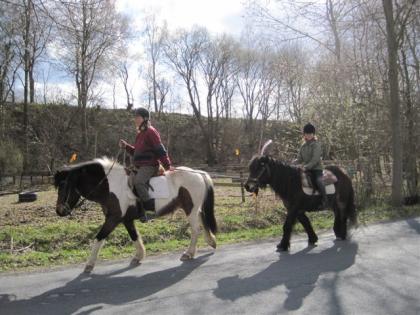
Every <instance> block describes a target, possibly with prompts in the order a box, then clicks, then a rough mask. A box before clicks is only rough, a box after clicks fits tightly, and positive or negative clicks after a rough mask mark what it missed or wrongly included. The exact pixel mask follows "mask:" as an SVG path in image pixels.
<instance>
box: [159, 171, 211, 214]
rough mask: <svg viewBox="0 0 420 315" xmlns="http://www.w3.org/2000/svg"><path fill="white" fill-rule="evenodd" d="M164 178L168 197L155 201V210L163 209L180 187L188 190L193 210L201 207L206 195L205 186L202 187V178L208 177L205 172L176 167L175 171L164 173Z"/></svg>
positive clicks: (175, 195)
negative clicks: (166, 183)
mask: <svg viewBox="0 0 420 315" xmlns="http://www.w3.org/2000/svg"><path fill="white" fill-rule="evenodd" d="M164 176H165V178H166V179H167V182H168V187H169V188H168V189H169V197H167V198H157V199H155V207H156V210H158V209H161V208H163V207H164V206H166V205H167V204H168V203H169V202H171V200H172V199H173V198H176V197H177V195H178V191H179V188H180V187H181V186H182V187H184V188H185V189H186V190H188V192H189V194H190V196H191V199H192V202H193V205H194V208H195V207H201V203H202V201H203V200H204V198H205V196H206V193H207V190H206V186H205V185H203V176H208V174H207V173H206V172H202V171H197V170H193V169H191V168H188V167H184V166H182V167H177V168H176V169H175V171H169V172H165V174H164Z"/></svg>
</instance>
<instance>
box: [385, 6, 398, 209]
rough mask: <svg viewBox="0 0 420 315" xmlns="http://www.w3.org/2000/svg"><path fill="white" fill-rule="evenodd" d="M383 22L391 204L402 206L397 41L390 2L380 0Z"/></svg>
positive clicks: (392, 8)
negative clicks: (390, 156) (390, 146)
mask: <svg viewBox="0 0 420 315" xmlns="http://www.w3.org/2000/svg"><path fill="white" fill-rule="evenodd" d="M382 4H383V8H384V13H385V20H386V39H387V47H388V67H389V68H388V80H389V94H390V102H389V105H390V118H391V128H392V157H393V159H392V161H393V162H392V194H391V199H392V204H393V205H395V206H400V205H401V204H402V158H403V147H402V142H401V136H402V133H401V114H400V111H401V110H400V95H399V84H398V65H397V61H398V40H397V32H396V26H395V18H394V7H393V3H392V0H382Z"/></svg>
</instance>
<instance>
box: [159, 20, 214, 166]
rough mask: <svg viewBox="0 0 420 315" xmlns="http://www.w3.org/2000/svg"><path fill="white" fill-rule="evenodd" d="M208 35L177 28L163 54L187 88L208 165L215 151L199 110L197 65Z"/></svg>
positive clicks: (211, 162) (211, 161)
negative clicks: (201, 136) (204, 147)
mask: <svg viewBox="0 0 420 315" xmlns="http://www.w3.org/2000/svg"><path fill="white" fill-rule="evenodd" d="M208 41H209V37H208V33H207V30H205V29H202V28H195V29H193V30H192V31H190V32H187V31H184V30H179V31H178V32H177V33H176V34H174V35H173V36H171V37H169V39H168V41H166V42H165V56H166V58H167V59H168V62H169V65H170V66H171V67H172V68H173V69H174V70H175V72H176V73H177V74H178V76H179V77H180V78H181V80H182V81H183V82H184V84H185V87H186V89H187V93H188V98H189V102H190V106H191V108H192V110H193V114H194V117H195V118H196V121H197V123H198V125H199V127H200V130H201V133H202V135H203V138H204V143H205V146H206V152H207V162H208V164H209V165H213V164H214V163H215V152H214V147H213V143H212V139H211V136H210V134H209V132H208V129H207V128H206V125H205V123H204V117H203V116H202V112H201V98H200V89H199V77H198V65H199V62H200V54H201V53H202V51H203V49H204V47H205V45H206V44H207V43H208Z"/></svg>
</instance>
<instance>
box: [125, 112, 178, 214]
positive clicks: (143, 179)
mask: <svg viewBox="0 0 420 315" xmlns="http://www.w3.org/2000/svg"><path fill="white" fill-rule="evenodd" d="M135 124H136V127H137V136H136V142H135V143H134V145H131V144H129V143H127V142H126V141H125V140H120V146H121V147H123V148H125V150H126V151H127V152H128V153H129V154H131V155H133V160H134V166H135V167H136V168H137V174H136V175H135V177H134V179H133V184H134V187H135V189H136V192H137V196H138V198H139V201H140V203H138V205H137V207H138V210H139V214H140V219H141V220H142V221H146V219H145V210H152V211H154V210H155V200H154V199H151V198H150V196H149V192H148V190H149V187H148V185H147V182H148V181H149V180H150V178H151V177H153V176H156V175H157V174H158V171H159V162H160V164H162V166H163V167H164V169H165V170H167V171H168V170H171V169H172V167H171V160H170V158H169V156H168V153H167V152H166V149H165V147H164V146H163V144H162V141H161V139H160V135H159V132H158V131H157V130H156V129H155V128H154V127H153V126H152V125H151V124H150V113H149V111H148V110H147V109H145V108H141V107H140V108H138V109H136V111H135Z"/></svg>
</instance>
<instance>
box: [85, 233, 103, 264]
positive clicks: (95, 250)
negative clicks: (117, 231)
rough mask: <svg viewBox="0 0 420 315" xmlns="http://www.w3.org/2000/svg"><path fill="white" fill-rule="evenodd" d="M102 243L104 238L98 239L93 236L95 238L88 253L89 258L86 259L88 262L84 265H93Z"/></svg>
mask: <svg viewBox="0 0 420 315" xmlns="http://www.w3.org/2000/svg"><path fill="white" fill-rule="evenodd" d="M104 243H105V240H101V241H98V240H97V239H96V238H95V240H94V241H93V245H92V252H91V254H90V258H89V260H88V262H87V264H86V267H87V266H90V267H93V266H95V263H96V259H97V258H98V253H99V250H100V249H101V247H102V246H103V245H104Z"/></svg>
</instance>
